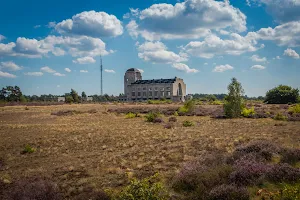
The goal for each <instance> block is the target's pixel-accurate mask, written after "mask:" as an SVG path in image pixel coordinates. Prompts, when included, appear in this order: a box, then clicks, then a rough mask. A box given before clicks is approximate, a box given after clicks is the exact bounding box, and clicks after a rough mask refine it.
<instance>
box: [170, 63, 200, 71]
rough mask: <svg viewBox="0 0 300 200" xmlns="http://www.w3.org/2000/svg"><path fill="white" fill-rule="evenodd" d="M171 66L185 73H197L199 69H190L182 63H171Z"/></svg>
mask: <svg viewBox="0 0 300 200" xmlns="http://www.w3.org/2000/svg"><path fill="white" fill-rule="evenodd" d="M172 67H173V68H175V69H177V70H179V71H184V72H186V73H197V72H199V70H197V69H191V68H190V67H189V66H187V65H186V64H184V63H174V64H173V65H172Z"/></svg>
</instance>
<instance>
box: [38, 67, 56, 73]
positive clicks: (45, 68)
mask: <svg viewBox="0 0 300 200" xmlns="http://www.w3.org/2000/svg"><path fill="white" fill-rule="evenodd" d="M41 71H43V72H47V73H50V74H53V73H55V72H56V71H55V70H54V69H51V68H50V67H48V66H45V67H42V68H41Z"/></svg>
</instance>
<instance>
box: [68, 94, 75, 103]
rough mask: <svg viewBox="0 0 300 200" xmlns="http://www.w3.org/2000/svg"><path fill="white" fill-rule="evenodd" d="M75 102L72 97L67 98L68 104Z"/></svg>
mask: <svg viewBox="0 0 300 200" xmlns="http://www.w3.org/2000/svg"><path fill="white" fill-rule="evenodd" d="M73 102H74V99H73V97H72V96H70V95H68V96H66V103H73Z"/></svg>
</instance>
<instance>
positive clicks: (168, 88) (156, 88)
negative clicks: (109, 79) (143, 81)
mask: <svg viewBox="0 0 300 200" xmlns="http://www.w3.org/2000/svg"><path fill="white" fill-rule="evenodd" d="M141 89H142V88H137V91H140V90H141ZM158 89H160V91H164V90H165V88H158V87H155V88H154V91H158ZM146 90H147V88H145V87H144V88H143V91H146ZM170 90H171V87H166V91H170ZM132 91H135V88H132ZM149 91H152V88H149Z"/></svg>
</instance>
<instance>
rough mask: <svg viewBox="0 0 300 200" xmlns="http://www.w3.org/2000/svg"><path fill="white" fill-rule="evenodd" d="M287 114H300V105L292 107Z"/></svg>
mask: <svg viewBox="0 0 300 200" xmlns="http://www.w3.org/2000/svg"><path fill="white" fill-rule="evenodd" d="M289 113H291V114H299V113H300V104H297V105H295V106H292V107H290V108H289Z"/></svg>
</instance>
